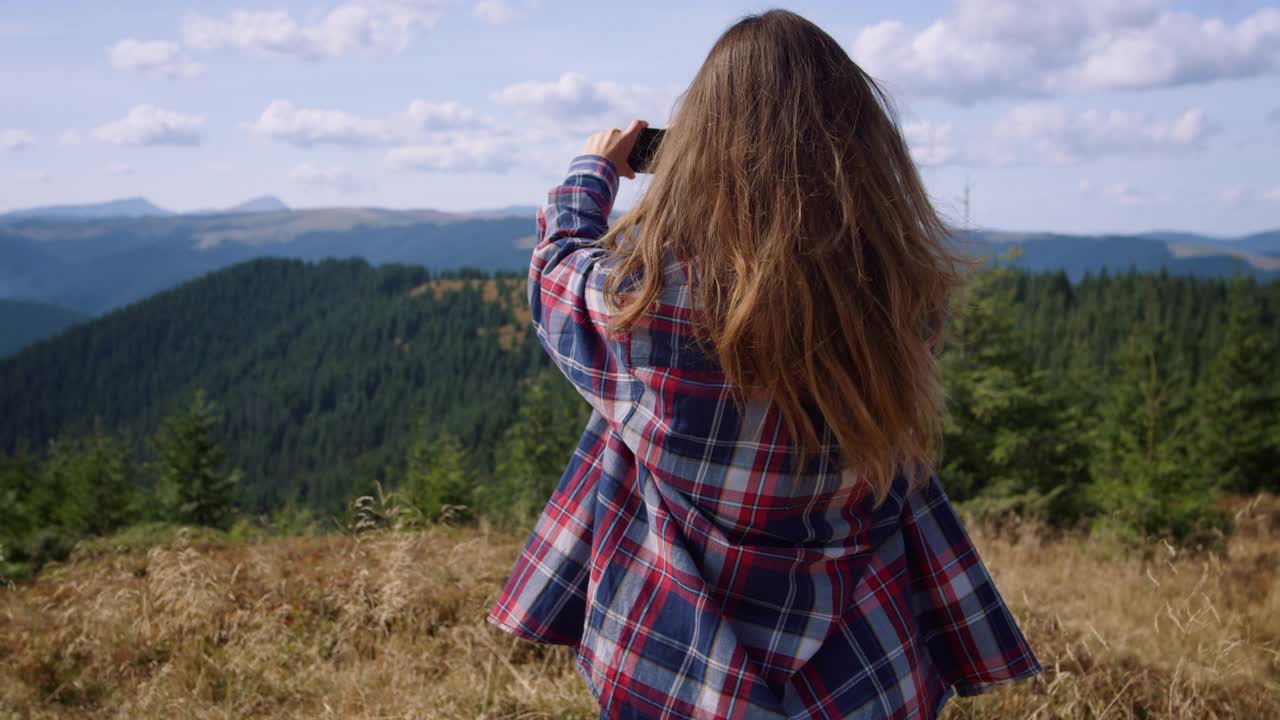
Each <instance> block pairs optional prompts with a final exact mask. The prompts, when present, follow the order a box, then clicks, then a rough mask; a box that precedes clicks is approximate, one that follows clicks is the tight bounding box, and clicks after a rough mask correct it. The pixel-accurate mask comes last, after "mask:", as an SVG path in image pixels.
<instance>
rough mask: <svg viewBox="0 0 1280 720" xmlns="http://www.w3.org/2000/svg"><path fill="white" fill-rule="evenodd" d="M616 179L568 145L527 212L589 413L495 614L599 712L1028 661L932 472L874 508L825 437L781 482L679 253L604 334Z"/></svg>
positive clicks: (806, 702)
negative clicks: (815, 454)
mask: <svg viewBox="0 0 1280 720" xmlns="http://www.w3.org/2000/svg"><path fill="white" fill-rule="evenodd" d="M617 187H618V176H617V170H616V168H615V167H614V165H613V163H612V162H611V161H609V160H608V159H606V158H604V157H600V156H597V155H582V156H578V157H576V158H574V159H573V161H572V162H571V163H570V166H569V173H568V177H567V179H565V181H564V182H563V183H562V184H561V185H559V186H557V187H555V188H553V189H552V190H551V191H550V194H549V197H548V199H547V203H546V205H545V206H543V207H542V208H540V209H539V211H538V216H537V232H538V242H537V245H536V247H535V249H534V251H533V258H532V262H531V265H530V271H529V307H530V309H531V311H532V316H533V323H534V325H535V327H536V329H537V334H538V338H539V340H540V341H541V343H542V345H543V346H544V347H545V349H546V351H547V352H548V353H549V354H550V356H551V358H552V360H553V361H554V362H555V364H556V365H557V366H558V367H559V368H560V370H561V371H563V372H564V374H565V376H566V377H568V378H569V380H570V381H571V382H572V383H573V385H574V386H575V387H576V388H577V390H578V391H579V392H580V393H581V394H582V396H583V397H584V398H586V400H587V401H588V402H589V403H590V404H591V407H592V412H591V415H590V419H589V421H588V424H587V427H586V429H585V431H584V433H583V435H582V438H581V441H580V442H579V444H578V447H577V449H576V450H575V452H574V454H573V456H572V458H570V459H569V462H568V467H567V468H566V470H565V472H564V474H563V476H562V477H561V479H560V481H559V484H558V486H557V487H556V489H555V491H554V493H553V494H552V496H551V498H550V500H549V501H548V502H547V504H546V506H545V508H544V509H543V511H542V514H541V515H540V517H539V519H538V521H537V524H536V525H535V527H534V530H533V533H532V535H531V536H530V538H529V540H528V542H527V544H526V546H525V547H524V549H523V551H522V553H521V555H520V558H519V560H518V561H517V563H516V565H515V567H514V568H513V570H512V572H511V574H510V576H509V577H508V578H507V580H506V583H505V585H504V587H503V588H502V591H501V594H500V595H499V597H498V599H497V601H496V603H495V604H494V605H493V607H492V608H491V609H490V611H489V614H488V617H487V620H488V622H490V623H492V624H493V625H496V626H497V627H499V628H501V629H502V630H504V631H506V632H508V633H511V634H513V635H516V636H518V637H522V638H525V639H528V640H533V641H536V642H544V643H560V644H566V645H570V646H573V648H574V649H575V658H576V665H577V668H578V670H579V671H580V672H581V674H582V676H583V677H584V678H586V681H587V684H588V686H589V687H590V689H591V692H592V694H593V695H594V696H595V697H596V699H597V701H598V702H599V704H600V707H601V717H603V718H672V719H674V718H701V719H705V720H722V719H723V720H728V719H729V718H771V719H772V718H808V717H821V718H924V717H936V715H937V714H938V713H939V712H940V711H941V708H942V706H943V705H944V703H945V702H946V701H947V699H948V698H949V697H951V695H952V694H953V693H959V694H960V695H972V694H977V693H981V692H985V691H986V690H988V689H989V688H991V687H993V686H995V685H999V684H1003V683H1006V682H1009V681H1012V680H1017V679H1020V678H1025V677H1028V676H1031V675H1034V674H1036V673H1037V672H1039V670H1040V666H1039V664H1038V662H1037V660H1036V658H1035V656H1034V655H1033V654H1032V651H1031V648H1030V647H1029V646H1028V644H1027V642H1026V640H1025V639H1024V638H1023V635H1022V633H1021V631H1020V630H1019V628H1018V626H1017V625H1016V623H1015V622H1014V619H1013V617H1012V616H1011V615H1010V613H1009V610H1008V608H1007V607H1006V606H1005V604H1004V602H1003V600H1002V599H1001V597H1000V595H999V593H998V592H997V591H996V588H995V585H994V584H993V583H992V580H991V577H990V576H989V574H988V572H987V569H986V567H985V566H984V565H983V563H982V561H981V559H980V558H979V556H978V553H977V551H976V550H975V549H974V546H973V545H972V543H971V542H970V540H969V537H968V535H967V534H966V533H965V530H964V529H963V527H962V525H961V523H960V520H959V518H958V517H957V515H956V513H955V510H954V509H953V507H952V505H951V503H950V501H949V500H948V499H947V497H946V495H945V494H944V492H943V490H942V487H941V486H940V485H939V484H938V481H937V479H936V478H930V480H929V482H928V483H927V485H926V486H925V487H923V488H921V489H917V490H914V491H912V492H911V493H907V492H906V487H905V483H904V481H903V480H902V479H901V478H899V480H898V481H897V482H896V483H895V485H894V486H893V488H892V490H891V492H890V494H889V497H888V499H887V500H885V501H884V503H883V504H881V505H880V506H878V507H877V506H875V504H874V502H873V501H872V499H871V498H870V496H869V493H868V492H867V490H866V484H865V483H854V482H850V479H851V478H849V477H842V474H841V473H838V472H834V471H833V470H831V469H830V466H828V465H827V464H826V463H827V462H828V460H829V458H830V457H831V455H830V453H825V454H820V456H819V458H818V459H817V460H815V461H814V472H811V473H808V474H807V475H806V476H803V477H801V478H798V479H795V480H792V479H789V478H788V476H787V471H788V470H789V468H790V466H791V462H792V457H793V456H792V454H791V447H790V446H789V444H788V443H787V442H785V438H786V437H787V435H786V430H785V426H784V424H783V422H782V419H781V416H780V414H779V412H778V411H777V410H776V409H771V408H770V406H769V405H768V404H767V403H764V402H756V401H754V400H753V401H751V402H750V403H748V405H747V409H746V412H741V413H740V412H739V411H738V409H737V408H736V407H735V405H734V403H733V401H732V398H731V395H730V393H729V386H728V385H727V384H726V380H725V378H724V375H723V373H722V372H721V371H720V369H719V367H718V365H717V364H716V362H715V361H713V360H712V359H710V358H708V357H707V356H706V355H705V354H704V353H701V352H699V351H698V349H697V348H696V347H695V346H694V345H693V330H692V328H693V322H694V319H695V312H696V311H695V309H694V308H693V307H692V306H691V302H690V293H689V288H688V283H687V277H688V273H687V270H686V269H685V268H684V267H683V266H682V265H681V264H679V263H675V262H672V263H670V264H669V266H668V267H667V268H665V269H664V270H663V272H664V290H663V292H662V294H661V295H660V297H659V306H658V307H657V308H656V310H655V311H653V312H651V313H649V314H647V315H646V317H645V319H644V320H643V321H642V322H641V323H640V324H639V325H637V327H636V328H635V329H634V330H633V331H632V332H630V333H627V334H626V335H625V336H622V337H613V336H609V335H608V334H607V333H606V328H605V324H606V322H607V319H608V317H609V310H608V309H607V308H606V306H605V303H604V299H603V295H602V288H603V280H604V277H605V275H606V274H607V272H608V269H609V268H608V264H609V262H611V260H610V259H609V257H608V256H607V254H606V252H605V250H604V249H603V248H601V247H599V246H598V244H597V243H595V242H594V241H595V240H597V239H598V238H599V237H600V236H601V235H602V234H603V233H604V232H605V230H606V228H607V225H608V217H609V212H610V209H611V208H612V204H613V199H614V196H615V194H616V192H617ZM824 438H825V442H826V447H828V448H830V447H832V445H831V440H830V438H831V435H830V434H829V433H828V434H825V435H824ZM805 469H806V471H807V470H808V467H806V468H805Z"/></svg>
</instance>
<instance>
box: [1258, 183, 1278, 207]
mask: <svg viewBox="0 0 1280 720" xmlns="http://www.w3.org/2000/svg"><path fill="white" fill-rule="evenodd" d="M1262 197H1263V198H1264V199H1266V200H1270V201H1271V202H1278V203H1280V185H1277V186H1275V187H1273V188H1271V189H1270V190H1267V191H1265V192H1263V193H1262Z"/></svg>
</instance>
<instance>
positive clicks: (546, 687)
mask: <svg viewBox="0 0 1280 720" xmlns="http://www.w3.org/2000/svg"><path fill="white" fill-rule="evenodd" d="M1278 506H1280V504H1278V503H1277V502H1276V501H1275V500H1274V499H1263V498H1260V499H1258V500H1255V501H1254V502H1252V503H1248V504H1242V505H1241V506H1240V507H1239V508H1238V512H1237V521H1236V522H1237V526H1238V531H1237V533H1236V534H1235V535H1234V536H1233V537H1232V539H1231V541H1230V542H1229V544H1228V545H1227V547H1226V548H1225V549H1224V550H1222V551H1220V552H1219V553H1216V554H1200V555H1184V554H1182V553H1179V552H1176V551H1173V550H1171V549H1169V548H1167V547H1166V546H1163V545H1161V544H1158V543H1156V544H1153V545H1152V546H1151V547H1150V548H1147V549H1146V551H1145V552H1143V551H1142V550H1137V551H1135V550H1133V549H1118V548H1115V547H1107V546H1106V545H1105V544H1104V543H1101V542H1098V541H1090V542H1087V543H1086V542H1084V541H1083V540H1082V539H1080V538H1057V539H1054V538H1049V537H1046V536H1044V534H1043V533H1041V532H1039V531H1038V530H1037V529H1036V528H1034V527H1029V526H1020V527H1019V526H1014V527H1004V528H1002V529H1000V530H999V531H998V532H997V531H994V530H992V529H985V528H977V527H975V528H973V529H972V532H973V535H974V536H975V540H976V541H977V543H978V546H979V548H980V549H981V550H982V552H983V554H984V556H985V557H986V559H987V562H988V564H989V565H990V566H991V568H992V571H993V573H994V574H995V575H996V578H997V581H998V583H999V585H1000V587H1001V589H1002V591H1003V592H1004V594H1005V596H1006V599H1007V600H1008V601H1009V603H1010V605H1011V606H1012V607H1013V609H1014V612H1015V613H1016V614H1017V615H1018V617H1019V619H1020V621H1021V623H1022V624H1023V627H1024V629H1025V630H1026V631H1027V633H1028V636H1029V637H1030V639H1031V641H1032V643H1033V645H1034V646H1035V647H1036V650H1037V652H1038V654H1039V656H1040V658H1041V661H1042V662H1043V664H1044V666H1045V672H1044V673H1043V674H1042V675H1041V676H1040V677H1039V678H1037V679H1035V680H1034V681H1030V682H1025V683H1022V684H1020V685H1017V686H1014V687H1012V688H1006V689H1004V690H1002V691H1000V692H997V693H994V694H992V695H990V696H986V697H984V698H981V699H978V700H958V701H953V702H952V703H951V704H950V706H949V710H948V713H947V715H946V717H947V718H949V719H950V720H960V719H962V718H965V719H969V718H973V719H978V718H1010V719H1012V718H1095V719H1096V718H1114V719H1117V720H1119V719H1121V718H1187V719H1190V718H1195V719H1196V720H1200V719H1202V718H1245V719H1255V718H1259V719H1260V718H1275V717H1280V568H1278V566H1280V509H1278ZM523 540H524V536H523V535H520V534H518V533H512V532H500V531H496V530H486V529H484V528H481V529H474V528H448V527H440V528H433V529H430V530H427V531H423V532H393V531H385V530H383V531H371V532H366V533H361V534H359V535H354V536H353V535H342V534H333V535H325V536H312V537H291V538H271V539H263V540H259V541H253V542H239V543H233V542H230V541H229V540H227V539H226V538H225V537H220V536H214V535H209V534H199V533H195V534H187V535H184V536H183V537H179V538H178V539H176V540H172V541H170V542H167V543H165V544H163V545H160V546H156V547H152V548H150V549H145V548H143V549H134V550H128V549H120V548H113V547H112V544H111V543H104V542H97V543H95V544H92V545H88V546H85V547H82V548H81V549H80V550H78V551H77V553H76V554H75V555H73V557H72V559H71V560H70V561H68V562H67V563H64V564H61V565H59V566H56V567H51V568H46V570H45V571H44V572H42V573H41V574H40V576H39V577H38V578H37V579H35V580H34V581H31V582H28V583H24V584H20V585H18V586H14V587H10V588H8V589H7V590H0V717H2V718H6V719H7V718H50V717H74V718H81V717H84V718H89V717H94V718H97V717H103V718H171V719H176V718H240V717H269V718H330V717H332V718H490V719H494V718H511V719H515V718H525V719H528V718H594V717H595V716H596V712H595V710H594V707H593V704H592V701H591V698H590V696H589V695H588V693H587V691H586V689H585V686H584V684H583V682H582V679H581V678H580V677H579V676H578V674H577V672H576V671H575V670H574V669H573V667H572V665H571V661H570V656H569V654H568V650H567V649H565V648H546V647H541V646H536V645H533V644H529V643H524V642H521V641H517V640H514V639H511V638H509V637H508V636H506V635H504V634H502V633H501V632H499V631H497V630H496V629H493V628H491V627H489V626H487V625H486V624H485V623H484V622H483V617H484V614H485V612H486V610H487V609H488V606H489V603H490V602H491V601H492V600H493V598H494V597H495V595H496V593H497V591H498V589H499V588H500V586H501V583H502V580H503V578H504V576H505V574H506V572H507V571H508V569H509V568H510V566H511V563H512V561H513V560H514V558H515V556H516V554H517V553H518V552H519V549H520V546H521V544H522V542H523Z"/></svg>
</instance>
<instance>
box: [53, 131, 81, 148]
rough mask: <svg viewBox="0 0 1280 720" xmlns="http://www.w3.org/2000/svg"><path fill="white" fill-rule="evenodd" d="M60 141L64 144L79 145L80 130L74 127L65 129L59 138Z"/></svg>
mask: <svg viewBox="0 0 1280 720" xmlns="http://www.w3.org/2000/svg"><path fill="white" fill-rule="evenodd" d="M58 142H60V143H62V144H63V145H79V144H80V131H79V130H76V129H74V128H73V129H70V130H64V131H63V133H62V137H61V138H59V140H58Z"/></svg>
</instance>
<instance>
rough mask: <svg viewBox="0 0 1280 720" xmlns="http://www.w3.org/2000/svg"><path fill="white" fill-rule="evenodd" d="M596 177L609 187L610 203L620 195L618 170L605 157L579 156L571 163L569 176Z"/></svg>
mask: <svg viewBox="0 0 1280 720" xmlns="http://www.w3.org/2000/svg"><path fill="white" fill-rule="evenodd" d="M574 175H594V176H596V177H598V178H600V179H601V180H603V181H604V182H605V184H606V185H608V186H609V202H610V204H612V202H613V198H614V197H616V196H617V194H618V168H617V167H616V166H614V164H613V161H612V160H610V159H609V158H607V157H604V156H603V155H579V156H577V157H575V158H574V159H573V160H571V161H569V176H570V177H573V176H574Z"/></svg>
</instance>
